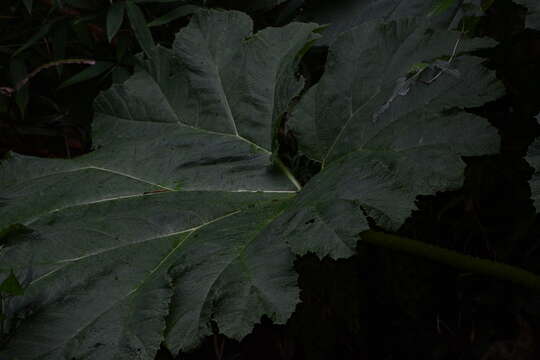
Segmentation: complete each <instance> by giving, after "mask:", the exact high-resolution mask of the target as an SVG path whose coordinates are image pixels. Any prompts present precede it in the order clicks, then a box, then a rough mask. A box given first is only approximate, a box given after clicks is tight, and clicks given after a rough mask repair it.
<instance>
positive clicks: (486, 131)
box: [280, 19, 502, 257]
mask: <svg viewBox="0 0 540 360" xmlns="http://www.w3.org/2000/svg"><path fill="white" fill-rule="evenodd" d="M460 36H461V35H460V34H459V33H457V32H452V31H434V30H431V29H429V28H428V27H427V26H426V25H422V24H421V23H418V22H417V21H414V20H412V19H404V20H399V21H397V22H390V23H380V22H369V23H365V24H363V25H361V26H358V27H356V28H354V29H353V30H351V31H349V32H346V33H343V34H342V35H341V36H340V37H339V38H338V40H337V41H336V42H335V43H333V44H332V46H331V47H330V53H329V56H328V61H327V66H326V69H325V73H324V75H323V77H322V78H321V80H320V82H319V83H318V84H316V85H315V86H313V87H312V88H311V89H310V90H309V91H308V92H307V94H306V95H305V96H304V97H303V99H302V101H301V102H300V103H299V105H298V106H297V107H296V109H295V111H294V112H293V114H292V117H291V119H290V120H289V125H290V127H291V129H292V131H293V132H294V134H296V136H297V138H298V142H299V146H300V149H301V150H302V151H303V152H304V153H305V154H307V155H308V156H309V157H311V158H312V159H315V160H318V161H320V162H321V164H322V167H323V170H322V172H321V173H320V174H318V175H317V176H316V177H315V178H313V179H312V180H311V181H310V182H309V183H308V184H307V185H306V187H305V188H304V189H303V191H302V192H301V193H300V195H299V196H298V198H297V199H296V200H295V204H294V205H293V206H292V208H291V209H290V210H289V212H288V213H287V214H285V215H284V216H283V217H282V218H281V219H280V221H281V226H282V229H284V230H283V232H284V235H283V236H284V237H286V238H287V239H288V241H289V242H290V243H291V245H292V247H293V249H294V250H295V251H296V252H297V253H299V254H303V253H306V252H308V251H316V252H317V253H318V254H319V255H320V256H325V255H331V256H333V257H343V256H348V255H350V254H351V253H352V252H353V251H354V248H355V245H356V239H357V236H356V234H358V233H359V232H361V231H364V230H367V229H369V227H368V224H367V222H366V220H364V219H363V217H362V214H363V213H364V212H365V213H366V214H367V215H369V216H371V217H373V218H374V219H375V220H376V222H377V223H378V224H379V225H380V226H383V227H385V228H386V229H388V230H396V229H397V228H398V227H399V226H400V225H401V224H402V223H403V222H404V220H405V219H406V218H407V217H408V216H409V214H410V213H411V210H413V209H414V208H415V206H414V200H415V198H416V196H417V195H418V194H432V193H435V192H437V191H445V190H451V189H456V188H458V187H460V186H461V185H462V180H463V170H464V167H465V164H464V162H463V161H462V159H461V156H471V155H479V154H486V153H494V152H497V151H498V146H499V137H498V135H497V132H496V130H495V128H493V127H491V126H490V125H489V124H488V122H487V121H485V120H484V119H481V118H478V117H477V116H474V115H472V114H470V113H467V112H465V111H464V109H465V108H468V107H475V106H480V105H481V104H483V103H485V102H486V101H490V100H493V99H495V98H496V97H498V96H500V95H501V94H502V86H501V85H500V84H499V82H498V81H497V80H496V78H495V75H494V74H493V73H492V72H490V71H488V70H487V69H486V68H484V67H483V66H482V65H481V62H482V61H481V59H479V58H476V57H472V56H467V55H460V54H461V53H462V52H464V51H470V50H473V49H477V48H481V47H485V46H492V45H493V42H492V41H489V40H486V39H476V40H467V39H461V37H460Z"/></svg>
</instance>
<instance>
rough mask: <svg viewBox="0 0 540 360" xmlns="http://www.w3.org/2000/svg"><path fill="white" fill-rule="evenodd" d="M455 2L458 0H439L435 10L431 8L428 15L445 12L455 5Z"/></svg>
mask: <svg viewBox="0 0 540 360" xmlns="http://www.w3.org/2000/svg"><path fill="white" fill-rule="evenodd" d="M455 2H456V0H441V1H439V2H438V3H437V5H435V7H434V8H433V10H431V11H430V12H429V14H428V17H431V16H437V15H440V14H442V13H443V12H445V11H446V10H448V9H449V8H450V7H451V6H452V5H454V3H455Z"/></svg>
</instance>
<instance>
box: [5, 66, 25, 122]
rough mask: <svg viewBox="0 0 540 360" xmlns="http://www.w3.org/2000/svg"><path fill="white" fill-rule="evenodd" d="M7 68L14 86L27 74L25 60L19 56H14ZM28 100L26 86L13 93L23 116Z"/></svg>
mask: <svg viewBox="0 0 540 360" xmlns="http://www.w3.org/2000/svg"><path fill="white" fill-rule="evenodd" d="M9 70H10V74H11V81H12V82H13V84H14V85H15V86H16V85H17V84H18V83H19V82H20V81H22V80H23V79H24V78H26V76H27V75H28V71H27V68H26V64H25V62H24V61H23V60H21V59H19V58H14V59H12V60H11V63H10V66H9ZM28 100H29V92H28V86H23V87H21V88H20V89H18V90H17V92H16V94H15V103H16V104H17V107H18V108H19V111H20V112H21V116H22V117H23V118H24V115H25V113H26V107H27V106H28Z"/></svg>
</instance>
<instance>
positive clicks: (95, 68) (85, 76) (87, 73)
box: [58, 61, 114, 89]
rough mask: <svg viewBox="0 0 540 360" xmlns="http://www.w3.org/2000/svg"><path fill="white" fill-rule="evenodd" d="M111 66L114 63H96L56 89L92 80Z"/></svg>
mask: <svg viewBox="0 0 540 360" xmlns="http://www.w3.org/2000/svg"><path fill="white" fill-rule="evenodd" d="M113 65H114V63H112V62H109V61H96V63H95V65H91V66H90V67H88V68H86V69H84V70H83V71H81V72H80V73H78V74H76V75H74V76H72V77H70V78H69V79H67V80H66V81H64V82H63V83H61V84H60V86H58V89H62V88H65V87H66V86H71V85H75V84H78V83H80V82H83V81H86V80H90V79H93V78H95V77H97V76H99V75H101V74H103V73H105V72H106V71H107V70H109V69H110V68H111V67H112V66H113Z"/></svg>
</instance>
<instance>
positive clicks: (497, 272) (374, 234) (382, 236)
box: [360, 230, 540, 291]
mask: <svg viewBox="0 0 540 360" xmlns="http://www.w3.org/2000/svg"><path fill="white" fill-rule="evenodd" d="M360 238H361V241H362V242H364V243H370V244H373V245H377V246H382V247H385V248H387V249H392V250H397V251H402V252H405V253H407V254H411V255H415V256H420V257H423V258H426V259H429V260H433V261H435V262H438V263H442V264H447V265H450V266H452V267H455V268H457V269H461V270H467V271H471V272H474V273H477V274H483V275H488V276H493V277H496V278H498V279H503V280H508V281H511V282H513V283H515V284H519V285H522V286H525V287H527V288H529V289H533V290H536V291H540V276H539V275H536V274H534V273H532V272H529V271H526V270H524V269H521V268H518V267H515V266H511V265H507V264H503V263H498V262H495V261H492V260H487V259H480V258H476V257H473V256H469V255H465V254H461V253H458V252H456V251H452V250H448V249H444V248H440V247H438V246H434V245H431V244H427V243H424V242H421V241H418V240H412V239H407V238H404V237H401V236H397V235H391V234H386V233H383V232H378V231H373V230H369V231H366V232H363V233H361V234H360Z"/></svg>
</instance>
